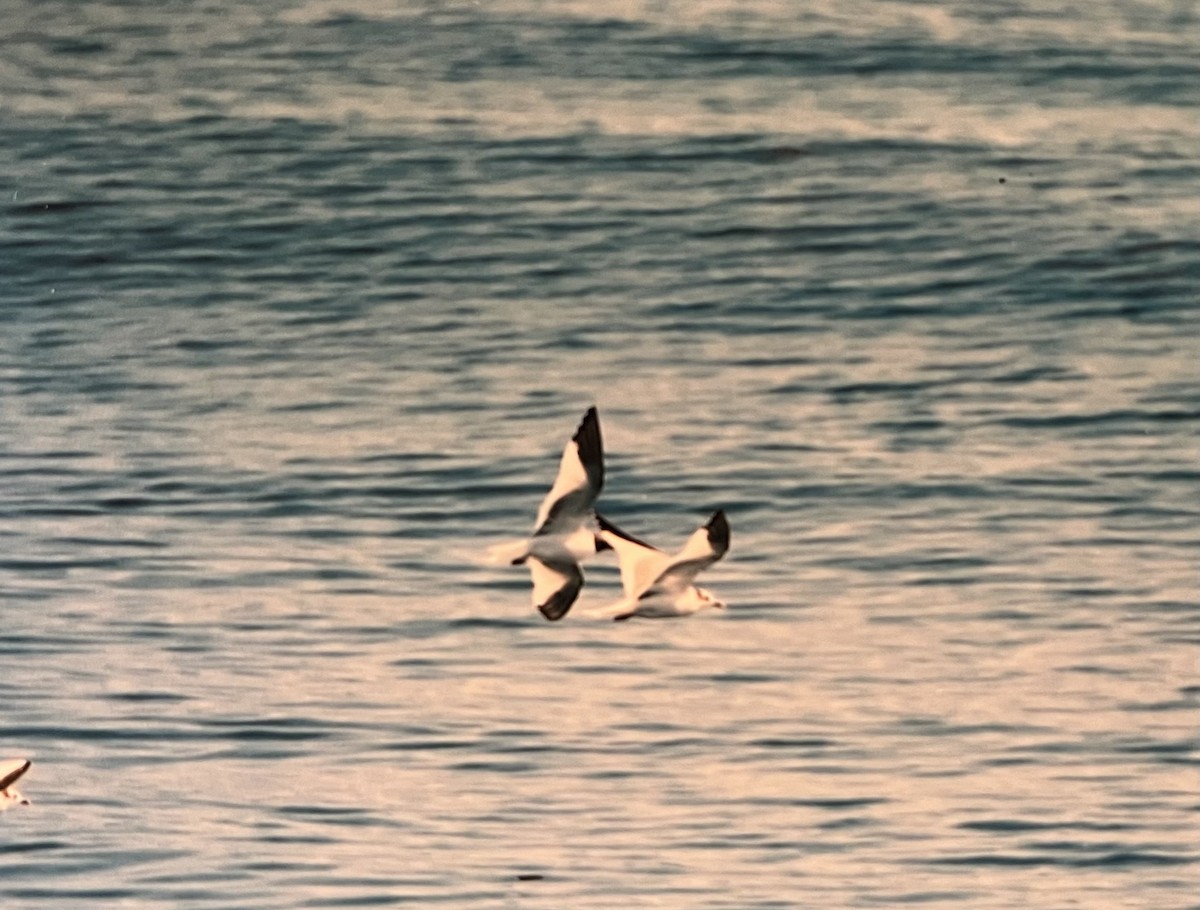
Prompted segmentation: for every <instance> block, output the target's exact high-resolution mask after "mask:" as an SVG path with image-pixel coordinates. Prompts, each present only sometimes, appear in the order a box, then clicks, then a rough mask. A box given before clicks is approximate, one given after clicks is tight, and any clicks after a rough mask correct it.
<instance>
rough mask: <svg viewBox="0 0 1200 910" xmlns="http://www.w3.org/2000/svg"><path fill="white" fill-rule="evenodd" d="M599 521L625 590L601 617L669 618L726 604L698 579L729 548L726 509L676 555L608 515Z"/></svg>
mask: <svg viewBox="0 0 1200 910" xmlns="http://www.w3.org/2000/svg"><path fill="white" fill-rule="evenodd" d="M597 521H598V524H599V525H600V532H599V535H598V536H599V537H600V539H601V540H602V541H604V542H605V543H606V544H608V545H609V546H610V547H612V548H613V549H614V550H615V551H616V553H617V559H618V560H619V561H620V564H621V587H622V588H623V590H624V592H625V596H624V597H622V598H621V599H620V600H619V601H617V602H616V603H614V604H611V605H609V606H608V607H605V608H603V609H602V610H601V611H600V612H599V615H601V616H611V617H612V618H613V619H614V620H617V621H618V622H619V621H621V620H626V619H632V618H633V617H635V616H644V617H647V618H650V619H664V618H668V617H675V616H690V615H691V614H692V613H698V612H699V611H701V610H722V609H724V608H725V604H724V603H722V602H721V601H720V600H718V599H717V598H716V597H714V596H713V595H712V594H711V593H710V592H709V591H706V590H705V589H704V588H701V587H699V586H697V585H696V584H694V583H693V582H694V581H695V578H696V576H697V575H699V574H700V573H701V572H702V571H703V570H704V569H706V568H708V567H709V566H711V565H712V564H713V563H714V562H716V561H717V560H718V559H720V558H721V557H722V556H724V555H725V553H726V551H727V550H728V549H729V521H728V519H727V518H726V517H725V513H724V511H722V510H720V509H718V510H717V511H716V512H714V513H713V514H712V517H711V518H709V519H708V521H707V522H705V523H704V524H703V525H701V526H700V527H699V528H697V529H696V531H695V532H694V533H693V534H692V536H691V537H689V538H688V540H687V543H685V544H684V545H683V549H681V550H680V551H679V552H678V553H676V554H675V555H674V556H672V555H670V554H668V553H664V552H663V551H662V550H659V549H658V548H656V547H653V546H651V545H650V544H648V543H646V542H645V541H642V540H638V539H637V538H636V537H633V536H632V535H630V534H626V533H625V532H624V531H622V530H621V529H620V528H618V527H617V526H616V525H614V524H613V523H612V522H610V521H608V520H607V519H605V518H604V517H603V516H597Z"/></svg>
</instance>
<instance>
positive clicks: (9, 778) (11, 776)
mask: <svg viewBox="0 0 1200 910" xmlns="http://www.w3.org/2000/svg"><path fill="white" fill-rule="evenodd" d="M31 767H33V762H31V761H30V760H29V759H25V762H24V763H23V764H22V765H21V767H19V768H17V769H15V770H13V771H10V772H9V773H8V774H6V775H5V776H4V778H3V779H2V780H0V790H3V789H5V788H6V787H9V786H11V785H13V784H15V783H16V782H17V781H19V780H20V779H21V776H22V775H23V774H24V773H25V772H26V771H28V770H29V769H30V768H31Z"/></svg>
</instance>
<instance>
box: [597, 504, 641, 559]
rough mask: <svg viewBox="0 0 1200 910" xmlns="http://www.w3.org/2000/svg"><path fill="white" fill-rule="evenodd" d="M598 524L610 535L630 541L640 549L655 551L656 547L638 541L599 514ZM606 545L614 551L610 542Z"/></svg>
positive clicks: (606, 542)
mask: <svg viewBox="0 0 1200 910" xmlns="http://www.w3.org/2000/svg"><path fill="white" fill-rule="evenodd" d="M596 524H598V525H599V526H600V530H601V531H605V532H607V533H609V534H613V535H615V536H617V537H620V538H623V539H624V540H628V541H630V542H631V543H635V544H637V545H638V546H640V547H646V548H647V549H650V550H653V549H654V547H652V546H650V544H648V543H646V541H644V540H638V539H637V538H636V537H634V536H633V535H632V534H629V533H626V532H625V531H622V530H621V529H620V528H618V527H617V526H616V525H615V524H613V523H612V522H611V521H609V520H608V519H607V518H605V517H604V516H603V515H601V514H600V513H599V512H597V513H596ZM605 545H606V546H607V547H608V549H610V550H611V549H612V545H611V544H609V543H608V541H605Z"/></svg>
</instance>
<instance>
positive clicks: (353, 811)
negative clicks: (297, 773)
mask: <svg viewBox="0 0 1200 910" xmlns="http://www.w3.org/2000/svg"><path fill="white" fill-rule="evenodd" d="M273 811H274V812H275V813H276V814H278V815H288V816H297V815H299V816H303V817H305V818H313V819H339V820H342V819H362V818H367V817H368V816H369V815H370V813H369V812H368V811H367V810H366V809H362V808H359V807H357V806H312V805H292V806H277V807H275V809H274V810H273Z"/></svg>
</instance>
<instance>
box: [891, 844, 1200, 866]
mask: <svg viewBox="0 0 1200 910" xmlns="http://www.w3.org/2000/svg"><path fill="white" fill-rule="evenodd" d="M1079 846H1080V847H1081V848H1085V849H1086V848H1087V846H1088V845H1086V844H1082V845H1079ZM1196 861H1197V857H1196V856H1189V855H1185V854H1176V853H1160V852H1154V851H1142V850H1128V849H1123V850H1114V851H1111V852H1102V853H1098V854H1095V855H1092V856H1055V855H1046V854H1036V853H1008V854H1004V853H984V854H968V855H964V856H952V857H934V858H930V859H925V860H919V861H914V864H921V865H932V866H972V867H978V868H987V867H1006V868H1022V869H1029V868H1036V867H1039V866H1051V867H1058V868H1067V869H1092V868H1097V869H1138V868H1145V867H1161V866H1186V865H1190V864H1193V863H1195V862H1196Z"/></svg>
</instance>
